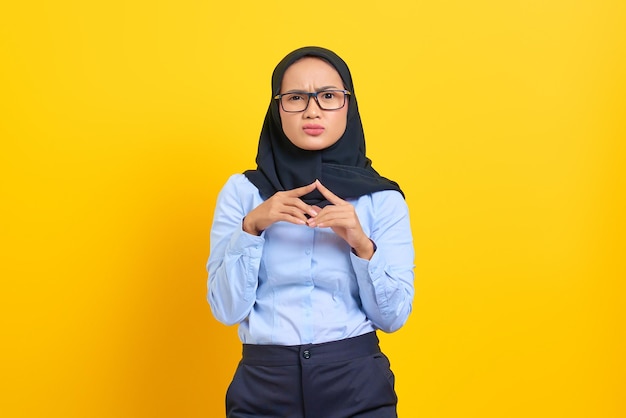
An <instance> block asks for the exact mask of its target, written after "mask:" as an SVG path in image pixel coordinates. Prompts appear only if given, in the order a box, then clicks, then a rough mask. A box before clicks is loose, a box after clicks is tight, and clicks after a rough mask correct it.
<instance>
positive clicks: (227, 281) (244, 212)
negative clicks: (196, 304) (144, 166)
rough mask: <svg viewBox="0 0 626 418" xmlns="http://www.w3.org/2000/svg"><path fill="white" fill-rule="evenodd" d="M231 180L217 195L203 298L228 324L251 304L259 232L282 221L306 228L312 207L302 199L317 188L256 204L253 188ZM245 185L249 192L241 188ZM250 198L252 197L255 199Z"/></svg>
mask: <svg viewBox="0 0 626 418" xmlns="http://www.w3.org/2000/svg"><path fill="white" fill-rule="evenodd" d="M236 179H237V177H231V178H230V179H229V181H228V182H227V183H226V185H225V186H224V188H223V189H222V191H221V192H220V194H219V196H218V200H217V205H216V209H215V215H214V218H213V227H212V228H211V253H210V256H209V261H208V264H207V269H208V271H209V280H208V294H207V299H208V301H209V304H210V305H211V311H212V312H213V315H214V316H215V318H216V319H218V320H219V321H221V322H223V323H225V324H228V325H232V324H236V323H238V322H241V321H243V320H244V319H245V318H246V317H247V316H248V314H249V313H250V310H251V309H252V307H253V306H254V302H255V299H256V289H257V287H258V284H259V283H258V277H259V268H260V265H261V256H262V254H263V244H264V242H265V239H264V238H263V231H264V230H265V229H266V228H268V227H269V226H271V225H272V224H274V223H276V222H279V221H284V222H290V223H294V224H301V225H303V224H306V216H305V213H306V214H308V215H309V216H311V215H315V214H316V212H315V211H314V210H313V208H312V207H311V206H309V205H307V204H306V203H304V202H303V201H302V200H301V199H300V197H301V196H303V195H305V194H307V193H309V192H311V191H312V190H313V189H314V188H315V184H310V185H308V186H303V187H300V188H296V189H293V190H288V191H284V192H277V193H275V194H274V195H273V196H272V197H270V198H269V199H267V200H265V201H263V202H261V203H260V204H258V206H256V207H255V206H254V205H255V204H257V203H258V202H259V199H256V200H255V199H254V198H253V197H254V196H258V195H257V193H258V192H257V190H256V188H254V186H252V185H251V184H249V183H247V180H246V181H245V183H241V182H237V180H236ZM246 185H248V186H249V187H250V188H249V189H246V190H242V189H244V188H245V186H246ZM253 194H254V196H253Z"/></svg>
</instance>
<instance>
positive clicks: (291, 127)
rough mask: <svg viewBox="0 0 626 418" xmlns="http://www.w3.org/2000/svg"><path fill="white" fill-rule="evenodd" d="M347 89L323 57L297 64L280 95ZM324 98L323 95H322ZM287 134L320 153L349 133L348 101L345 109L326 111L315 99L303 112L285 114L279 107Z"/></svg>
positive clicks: (288, 136)
mask: <svg viewBox="0 0 626 418" xmlns="http://www.w3.org/2000/svg"><path fill="white" fill-rule="evenodd" d="M328 89H335V90H343V89H344V85H343V81H342V80H341V77H340V76H339V73H338V72H337V70H335V69H334V68H333V66H332V65H330V64H328V63H327V62H326V61H323V60H321V59H319V58H313V57H305V58H302V59H301V60H299V61H296V62H295V63H293V64H292V65H291V66H290V67H289V68H287V70H286V71H285V74H284V75H283V80H282V83H281V88H280V93H281V94H285V93H289V92H317V91H321V90H328ZM320 97H321V96H320ZM278 107H279V109H280V120H281V122H282V126H283V132H285V135H287V138H289V140H290V141H291V142H292V143H293V144H294V145H295V146H297V147H298V148H301V149H304V150H309V151H317V150H322V149H324V148H328V147H330V146H331V145H333V144H334V143H335V142H337V141H338V140H339V138H341V136H342V135H343V133H344V132H345V131H346V125H347V120H348V99H347V98H346V104H345V106H344V107H342V108H341V109H337V110H322V109H320V107H319V105H318V104H317V102H316V101H315V99H314V98H312V97H311V99H310V100H309V106H308V107H307V108H306V110H305V111H303V112H298V113H290V112H285V111H284V110H283V109H282V107H281V106H280V104H279V106H278Z"/></svg>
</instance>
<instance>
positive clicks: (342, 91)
mask: <svg viewBox="0 0 626 418" xmlns="http://www.w3.org/2000/svg"><path fill="white" fill-rule="evenodd" d="M328 92H334V93H343V105H341V107H338V108H335V109H325V108H324V107H323V106H322V105H321V104H320V101H319V100H318V99H317V95H318V94H320V93H328ZM288 94H299V95H301V96H307V102H306V106H305V107H304V109H302V110H287V109H285V106H284V105H283V101H282V100H281V98H282V97H283V96H287V95H288ZM351 95H352V93H350V91H348V90H342V89H328V90H321V91H316V92H313V93H308V92H305V91H292V92H289V93H283V94H277V95H276V96H274V99H275V100H278V103H280V107H281V108H282V109H283V111H285V112H287V113H300V112H304V111H305V110H307V109H308V108H309V104H311V97H312V98H313V99H314V100H315V103H317V105H318V106H319V108H320V109H322V110H339V109H343V108H344V107H345V105H346V97H347V96H351Z"/></svg>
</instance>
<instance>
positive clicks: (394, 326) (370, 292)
mask: <svg viewBox="0 0 626 418" xmlns="http://www.w3.org/2000/svg"><path fill="white" fill-rule="evenodd" d="M371 210H372V217H371V219H372V222H371V231H370V239H372V241H374V243H375V245H376V251H375V252H374V255H373V256H372V258H371V259H370V260H369V261H368V260H365V259H362V258H359V257H358V256H356V255H355V254H353V253H351V260H352V266H353V268H354V271H355V273H356V277H357V282H358V284H359V295H360V297H361V302H362V304H363V310H364V311H365V314H366V315H367V317H368V318H369V319H370V321H372V323H373V324H374V325H375V326H376V327H377V328H379V329H381V330H383V331H385V332H394V331H396V330H398V329H399V328H400V327H402V325H404V323H405V322H406V320H407V319H408V317H409V314H410V313H411V309H412V302H413V296H414V286H413V278H414V273H413V269H414V267H415V265H414V255H415V253H414V249H413V237H412V234H411V225H410V220H409V212H408V207H407V205H406V202H405V201H404V199H403V198H402V196H401V195H400V194H399V193H397V192H378V193H374V194H373V195H372V209H371Z"/></svg>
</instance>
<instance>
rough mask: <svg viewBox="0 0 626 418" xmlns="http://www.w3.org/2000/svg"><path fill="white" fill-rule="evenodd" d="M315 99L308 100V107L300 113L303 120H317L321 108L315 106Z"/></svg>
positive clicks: (317, 105)
mask: <svg viewBox="0 0 626 418" xmlns="http://www.w3.org/2000/svg"><path fill="white" fill-rule="evenodd" d="M316 99H317V98H316V97H311V98H309V105H308V106H307V107H306V109H304V112H302V116H303V117H304V118H305V119H312V118H317V117H319V115H320V113H321V112H322V108H321V107H320V105H319V104H317V100H316Z"/></svg>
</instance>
